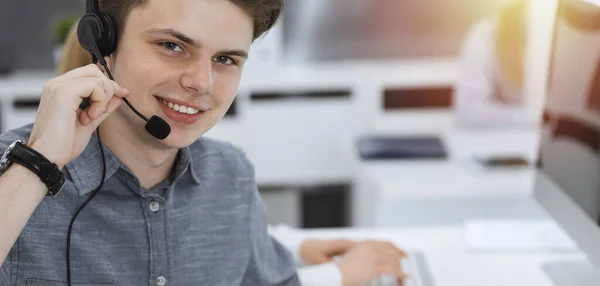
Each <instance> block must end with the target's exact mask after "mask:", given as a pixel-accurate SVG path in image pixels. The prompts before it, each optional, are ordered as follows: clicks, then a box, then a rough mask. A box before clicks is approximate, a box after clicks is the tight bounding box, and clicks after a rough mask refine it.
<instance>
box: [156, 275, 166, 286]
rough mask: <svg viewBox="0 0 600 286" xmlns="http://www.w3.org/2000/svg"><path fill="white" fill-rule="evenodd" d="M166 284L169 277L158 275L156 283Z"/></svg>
mask: <svg viewBox="0 0 600 286" xmlns="http://www.w3.org/2000/svg"><path fill="white" fill-rule="evenodd" d="M165 284H167V279H166V278H165V277H162V276H158V277H156V285H158V286H164V285H165Z"/></svg>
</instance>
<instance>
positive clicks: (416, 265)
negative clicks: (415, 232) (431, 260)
mask: <svg viewBox="0 0 600 286" xmlns="http://www.w3.org/2000/svg"><path fill="white" fill-rule="evenodd" d="M407 252H408V256H407V257H406V258H404V259H402V260H401V261H400V265H401V266H402V270H403V271H404V273H406V274H408V279H407V280H406V281H404V284H403V285H402V286H435V283H434V281H433V277H432V276H431V272H430V271H429V265H428V263H427V259H426V257H425V254H424V253H423V252H421V251H420V250H409V251H407ZM396 285H398V283H397V282H396V278H394V277H393V276H382V277H379V278H378V279H375V280H373V281H371V283H369V286H396Z"/></svg>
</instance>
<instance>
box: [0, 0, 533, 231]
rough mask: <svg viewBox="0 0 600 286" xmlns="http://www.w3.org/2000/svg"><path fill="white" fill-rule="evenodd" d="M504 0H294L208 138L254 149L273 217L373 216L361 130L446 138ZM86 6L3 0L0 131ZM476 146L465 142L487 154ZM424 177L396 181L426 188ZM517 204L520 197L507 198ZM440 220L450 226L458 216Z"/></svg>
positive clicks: (18, 113) (373, 167)
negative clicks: (463, 83) (471, 53)
mask: <svg viewBox="0 0 600 286" xmlns="http://www.w3.org/2000/svg"><path fill="white" fill-rule="evenodd" d="M505 2H507V1H501V0H486V1H481V0H452V1H448V0H427V1H402V0H377V1H372V0H328V1H323V0H288V1H287V2H286V10H285V13H284V15H283V18H282V20H281V21H280V23H279V24H278V26H277V27H276V28H275V29H274V30H272V31H271V32H269V33H268V34H267V35H266V36H265V37H264V38H263V39H261V40H259V41H258V42H257V43H256V44H255V46H254V47H253V48H252V50H251V60H249V62H248V64H247V66H246V70H245V74H244V77H243V80H242V84H241V87H240V90H239V94H238V98H237V99H236V101H235V102H234V105H233V106H232V108H231V110H230V111H229V112H228V114H227V116H226V117H225V118H224V119H223V121H222V122H221V123H219V124H218V125H217V126H216V127H215V128H214V129H213V130H211V131H210V132H209V134H208V135H207V136H213V137H217V138H221V139H224V140H228V141H231V142H233V143H234V144H236V145H239V146H240V147H242V148H243V149H244V150H245V151H246V152H247V153H248V155H249V156H250V158H251V160H252V161H253V163H254V164H255V166H256V171H257V182H258V185H259V189H260V190H261V193H262V194H263V197H264V198H265V200H266V201H267V205H268V207H269V211H270V216H271V220H272V222H273V223H287V224H289V225H292V226H297V227H305V228H314V227H335V226H352V225H366V226H370V225H377V224H378V223H376V221H377V219H376V218H374V216H375V213H378V212H379V211H376V209H378V207H379V205H378V204H377V203H376V202H374V201H373V200H374V199H373V197H376V195H375V192H374V193H364V192H365V189H367V191H368V189H370V188H371V187H364V188H362V187H361V186H362V185H364V184H367V186H370V185H369V183H368V182H365V180H370V179H372V178H370V177H369V176H367V175H365V174H371V173H373V172H374V173H376V175H377V176H380V175H382V174H384V173H385V172H379V171H377V170H378V168H381V167H382V165H381V164H384V165H385V163H381V162H379V161H377V160H376V161H375V162H374V163H372V162H371V161H369V160H365V159H364V158H361V156H360V154H359V150H358V143H359V141H360V139H361V138H365V137H368V136H381V135H393V136H397V137H403V136H404V137H406V138H407V139H432V140H433V139H436V138H437V139H440V140H442V141H444V140H446V139H445V138H446V137H447V136H448V134H449V133H452V132H454V131H453V130H455V129H454V128H455V127H456V126H454V123H453V115H452V102H453V99H452V96H453V90H454V85H455V82H456V79H457V77H458V70H459V68H458V66H459V54H460V52H461V48H462V46H463V43H464V40H465V37H466V36H467V34H468V33H469V31H470V30H471V28H472V27H473V25H475V24H476V23H477V22H478V21H480V20H481V19H483V18H486V17H489V16H491V15H494V14H495V13H497V11H498V9H499V7H500V6H501V5H502V4H504V3H505ZM83 13H84V1H81V0H46V1H37V0H19V1H16V0H8V1H2V2H0V35H1V36H0V55H2V56H1V57H0V71H2V74H1V75H0V98H1V99H2V100H0V104H1V105H2V109H1V112H2V113H1V115H2V116H1V120H2V121H1V123H2V125H1V126H2V130H8V129H12V128H16V127H18V126H21V125H24V124H26V123H29V122H32V121H33V119H34V117H35V111H36V108H37V104H38V102H39V95H40V91H41V86H42V85H43V83H44V82H45V81H46V80H48V79H50V78H51V77H52V76H53V73H54V68H55V64H56V59H55V53H56V52H57V51H60V38H61V36H60V34H59V33H60V30H61V29H60V28H59V25H60V23H61V21H62V22H63V23H64V20H65V19H67V20H68V19H69V18H72V17H79V16H80V15H82V14H83ZM63 30H64V29H63ZM482 132H483V131H482ZM452 138H455V137H452ZM469 138H471V137H469ZM452 140H454V139H452ZM456 140H462V139H456ZM500 140H501V139H500ZM472 141H473V140H470V139H469V140H465V142H466V143H465V144H471V145H473V146H474V148H476V149H477V148H479V149H481V150H484V149H485V146H481V145H478V144H477V143H472ZM430 143H431V142H430ZM434 143H435V142H434ZM443 143H446V144H449V143H448V142H447V140H446V141H444V142H443ZM461 145H462V144H461ZM446 147H447V146H446ZM521 147H522V146H516V145H508V146H501V148H500V149H503V148H504V149H507V150H506V152H510V151H519V150H511V148H517V149H519V148H521ZM445 152H446V153H448V154H441V155H439V157H437V158H434V159H437V160H440V162H445V160H446V159H447V158H446V157H448V156H455V155H456V156H460V155H461V154H462V153H461V152H463V151H461V150H454V149H452V148H449V147H448V149H447V150H445ZM457 154H458V155H457ZM424 159H428V158H424ZM415 160H416V161H415ZM400 161H401V162H404V163H400V165H402V166H405V167H403V168H407V169H413V166H414V164H420V163H419V160H418V158H417V159H414V158H413V159H411V160H404V161H402V160H400ZM407 162H408V163H407ZM425 162H428V161H427V160H425ZM413 163H414V164H413ZM411 164H413V165H411ZM424 164H426V163H424ZM436 166H437V165H436ZM439 166H444V163H442V164H440V165H439ZM441 168H442V167H441ZM436 170H437V169H436V168H435V167H434V168H429V169H427V168H426V169H424V171H423V172H422V173H419V171H417V173H414V175H410V177H413V181H414V182H415V183H414V184H413V185H412V187H415V186H416V185H419V184H420V183H418V182H419V181H418V180H416V179H415V178H417V179H419V178H420V179H422V180H423V181H424V183H425V185H423V186H428V185H427V184H431V180H429V179H427V178H428V177H430V176H433V175H435V172H438V171H436ZM440 170H443V168H442V169H440ZM439 172H443V171H439ZM465 172H468V171H465ZM406 174H408V173H406ZM406 174H402V173H398V174H390V176H391V177H396V176H399V177H403V176H405V175H406ZM455 175H458V176H461V175H464V173H462V172H459V173H457V174H452V173H451V176H455ZM498 180H501V179H498ZM516 180H517V181H518V180H520V179H519V178H517V179H516ZM512 181H514V180H512ZM512 181H511V180H508V182H504V183H505V184H508V185H510V184H511V183H510V182H512ZM517 183H518V182H517ZM409 185H410V184H409ZM423 186H420V187H415V189H414V190H413V189H410V188H404V187H403V188H401V189H402V191H404V192H405V194H411V193H412V192H413V191H414V194H415V196H414V197H418V195H419V193H420V190H421V189H423V188H426V187H423ZM444 195H447V194H444ZM457 196H458V195H457ZM414 197H413V199H414ZM438 199H439V200H438ZM438 199H436V200H434V201H419V200H418V199H415V200H413V201H411V200H401V202H402V203H403V206H406V208H407V212H406V214H408V215H409V216H410V217H403V218H401V217H399V218H398V220H397V222H398V223H401V222H402V223H407V224H418V223H427V222H428V220H429V218H428V216H427V215H426V214H424V215H422V216H421V215H419V216H418V217H412V216H413V213H411V212H410V211H409V210H417V209H419V208H420V207H424V205H423V204H426V205H427V204H429V205H427V206H428V207H432V206H433V207H435V208H442V209H443V207H444V203H443V199H441V197H440V198H438ZM479 199H482V200H483V201H485V200H486V198H485V197H483V198H479ZM513 199H514V200H515V201H518V199H517V198H509V199H507V200H508V201H510V200H513ZM476 202H478V201H477V200H474V201H471V203H472V204H465V205H464V206H460V207H459V208H463V207H464V208H465V210H464V211H465V212H473V213H477V214H480V215H484V216H485V215H492V214H488V212H492V213H493V212H494V209H493V208H491V209H490V208H489V206H487V205H486V204H483V205H478V204H477V203H476ZM518 206H519V203H516V204H515V207H516V208H517V207H518ZM523 208H524V209H525V210H523V211H526V209H527V208H526V207H523ZM496 211H499V210H496ZM514 211H515V212H519V211H521V210H519V209H515V210H514ZM382 216H385V215H383V214H382ZM432 219H433V218H432ZM436 219H437V218H436ZM444 219H445V221H442V223H454V222H457V221H460V220H461V217H460V215H457V216H456V217H453V216H452V215H448V216H445V218H444ZM384 224H385V223H384Z"/></svg>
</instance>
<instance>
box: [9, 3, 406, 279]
mask: <svg viewBox="0 0 600 286" xmlns="http://www.w3.org/2000/svg"><path fill="white" fill-rule="evenodd" d="M282 6H283V3H282V0H263V1H250V0H218V1H215V0H176V1H172V0H169V1H166V0H114V1H112V0H104V1H100V3H98V2H97V1H93V0H89V1H88V2H87V5H86V8H87V12H88V13H87V14H86V15H85V16H84V18H82V19H81V21H80V23H79V26H78V35H79V41H80V43H81V46H82V47H84V48H85V49H86V50H88V51H89V52H90V53H91V54H92V55H93V56H94V59H95V60H97V61H98V64H97V65H87V66H85V67H81V68H77V69H74V70H71V71H69V72H67V73H65V74H63V75H60V76H58V77H56V78H54V79H52V80H50V81H49V82H48V83H47V84H46V85H45V86H44V90H43V93H42V98H41V102H40V106H39V109H38V113H37V116H36V120H35V123H34V124H33V125H29V126H25V127H22V128H19V129H15V130H12V131H9V132H7V133H5V134H2V135H1V136H0V153H1V154H3V155H2V159H0V174H1V175H0V229H1V232H0V233H1V234H0V264H1V265H2V268H1V269H0V284H1V285H23V284H26V285H64V284H68V285H70V284H71V283H73V284H77V285H89V284H94V285H98V284H102V285H116V284H118V285H139V284H140V283H143V284H146V283H148V284H149V285H298V284H299V280H298V277H297V275H296V273H295V267H294V264H293V261H292V257H291V256H290V254H289V253H288V252H287V251H286V250H285V249H284V248H283V247H282V246H281V244H279V243H278V242H276V241H275V240H273V239H272V238H270V237H269V235H268V232H267V219H266V210H265V206H264V204H263V202H262V200H261V199H260V197H259V195H258V192H257V191H256V184H255V182H254V173H253V169H252V166H251V164H250V163H249V162H248V160H247V158H246V157H245V155H244V154H243V153H242V152H241V151H239V150H238V149H236V148H234V147H232V146H230V145H228V144H226V143H223V142H217V141H213V140H208V139H205V138H201V136H202V135H203V134H204V133H205V132H206V131H207V130H208V129H210V128H211V127H212V126H214V125H215V124H216V123H217V122H218V121H219V120H220V119H221V118H222V117H223V115H224V114H225V112H226V111H227V109H228V108H229V106H230V104H231V102H232V101H233V98H234V96H235V93H236V91H237V87H238V84H239V80H240V76H241V71H242V67H243V64H244V61H245V60H246V57H247V53H248V49H249V47H250V44H251V43H252V42H253V40H254V39H256V38H257V37H258V36H260V35H261V34H263V33H264V32H266V31H267V30H268V29H270V28H271V27H272V25H273V24H274V23H275V22H276V20H277V18H278V16H279V14H280V13H281V10H282ZM101 11H102V12H101ZM103 12H104V13H103ZM105 13H106V14H105ZM109 15H110V16H109ZM117 42H118V49H117ZM105 73H106V75H105ZM113 75H114V77H113ZM107 76H108V77H107ZM124 86H126V87H127V88H124ZM86 101H87V104H86V103H85V102H86ZM123 101H125V103H126V105H122V104H121V102H123ZM82 102H84V103H83V104H82ZM90 102H91V104H90ZM132 111H133V112H132ZM146 115H150V118H149V119H148V118H147V117H146ZM143 127H144V128H143ZM144 129H145V130H144ZM94 131H96V132H94ZM199 138H200V139H199ZM100 139H102V140H100ZM59 192H60V195H58V193H59ZM57 195H58V196H57ZM360 245H361V246H360V247H356V248H355V249H356V250H355V251H352V253H355V254H353V256H354V257H355V259H354V262H353V263H345V265H350V266H351V267H350V268H348V267H347V268H348V269H352V268H356V267H358V266H360V263H359V262H360V259H357V258H360V257H365V258H366V259H365V262H372V261H375V260H376V261H377V263H374V264H369V263H366V265H365V266H370V267H371V268H370V269H369V270H370V272H369V273H366V272H363V273H364V274H363V277H357V279H362V281H368V280H366V279H367V278H369V276H373V275H380V274H394V275H397V276H398V277H401V276H402V275H403V274H402V273H401V272H400V269H399V267H398V258H399V256H401V252H400V251H399V250H397V249H395V248H394V247H392V246H390V245H389V244H388V245H386V244H382V243H365V244H360ZM323 251H327V249H324V250H323ZM313 256H315V257H319V255H318V253H317V255H315V254H313ZM357 260H358V261H357ZM346 261H348V260H346ZM383 262H385V263H383ZM357 263H358V264H357ZM338 265H339V266H340V267H343V265H344V264H338ZM359 274H360V273H359ZM355 276H356V275H355ZM345 278H346V277H345ZM357 281H360V280H346V279H344V282H345V283H348V284H350V283H353V282H357Z"/></svg>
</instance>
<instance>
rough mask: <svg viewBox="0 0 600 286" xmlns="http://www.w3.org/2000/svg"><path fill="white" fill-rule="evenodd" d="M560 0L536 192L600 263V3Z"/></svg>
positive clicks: (551, 213) (563, 227)
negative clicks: (599, 4) (598, 4)
mask: <svg viewBox="0 0 600 286" xmlns="http://www.w3.org/2000/svg"><path fill="white" fill-rule="evenodd" d="M559 3H560V4H559V5H558V9H557V17H556V21H555V23H554V30H553V32H554V37H553V41H552V49H551V52H550V58H549V59H550V65H549V66H550V70H549V72H548V77H547V84H548V86H547V94H546V103H545V116H544V125H543V132H542V134H543V135H542V138H541V140H540V148H539V160H538V172H537V176H536V183H535V190H534V196H535V198H536V200H537V201H538V202H539V203H540V205H541V206H542V207H544V209H545V210H546V211H547V213H548V214H549V215H550V216H552V218H553V219H554V220H555V221H556V222H558V224H559V225H560V226H561V227H562V229H563V230H565V232H566V233H568V234H569V236H570V237H571V238H572V239H573V240H574V241H575V242H576V243H577V245H578V247H579V249H581V250H582V251H583V252H584V253H585V254H586V255H587V257H588V258H589V259H590V261H591V262H593V263H594V264H595V265H596V266H597V267H600V227H599V222H600V6H597V5H595V4H591V3H589V2H585V1H582V0H561V1H560V2H559Z"/></svg>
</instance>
